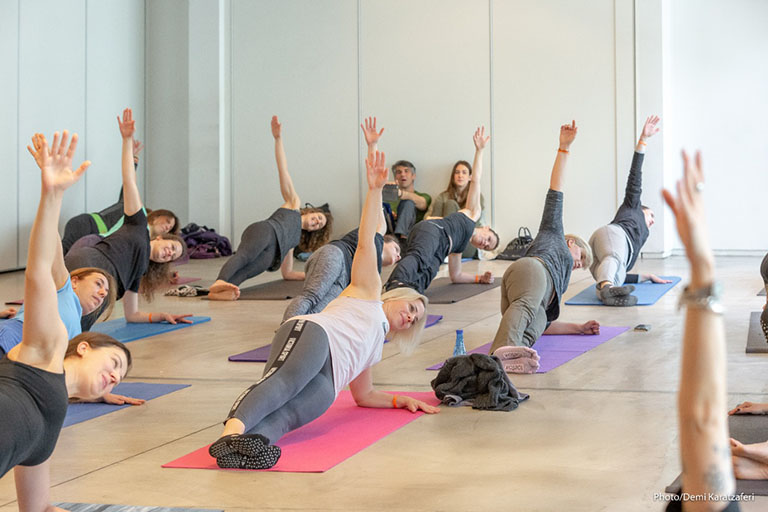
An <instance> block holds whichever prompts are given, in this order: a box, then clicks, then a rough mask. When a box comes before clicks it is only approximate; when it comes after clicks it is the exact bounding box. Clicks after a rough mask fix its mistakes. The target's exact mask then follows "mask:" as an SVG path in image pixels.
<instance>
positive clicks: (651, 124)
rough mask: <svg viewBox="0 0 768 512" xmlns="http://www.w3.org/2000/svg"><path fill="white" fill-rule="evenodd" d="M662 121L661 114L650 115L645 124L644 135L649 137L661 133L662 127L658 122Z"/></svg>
mask: <svg viewBox="0 0 768 512" xmlns="http://www.w3.org/2000/svg"><path fill="white" fill-rule="evenodd" d="M660 121H661V118H660V117H659V116H649V117H648V119H646V120H645V124H644V125H643V137H644V138H646V139H648V138H650V137H653V136H654V135H656V134H657V133H659V130H660V129H661V128H660V127H659V126H658V124H659V122H660Z"/></svg>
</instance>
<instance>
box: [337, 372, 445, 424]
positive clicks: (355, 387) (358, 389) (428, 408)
mask: <svg viewBox="0 0 768 512" xmlns="http://www.w3.org/2000/svg"><path fill="white" fill-rule="evenodd" d="M349 391H350V392H351V393H352V398H354V399H355V403H356V404H357V405H358V406H360V407H372V408H377V409H395V408H397V409H408V410H409V411H411V412H416V411H418V410H422V411H424V412H426V413H427V414H434V413H436V412H440V409H438V408H437V407H434V406H432V405H429V404H427V403H425V402H422V401H421V400H416V399H415V398H411V397H410V396H404V395H390V394H389V393H385V392H383V391H378V390H377V389H376V388H374V387H373V377H372V376H371V369H370V368H366V369H365V370H363V372H362V373H360V375H358V376H357V377H356V378H355V380H353V381H352V382H350V383H349Z"/></svg>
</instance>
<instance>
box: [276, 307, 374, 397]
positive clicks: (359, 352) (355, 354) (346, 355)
mask: <svg viewBox="0 0 768 512" xmlns="http://www.w3.org/2000/svg"><path fill="white" fill-rule="evenodd" d="M381 305H382V302H381V301H378V300H363V299H356V298H353V297H344V296H342V297H338V298H336V299H334V300H333V301H331V302H330V303H329V304H328V305H327V306H326V307H325V309H324V310H323V311H322V312H320V313H316V314H314V315H300V316H296V317H293V318H291V320H295V319H304V320H309V321H311V322H314V323H316V324H318V325H319V326H320V327H322V328H323V330H324V331H325V332H326V334H327V335H328V345H329V346H330V349H331V362H332V363H333V385H334V389H335V391H336V395H337V396H338V394H339V392H340V391H341V390H342V389H344V388H345V387H347V385H349V383H350V382H352V381H353V380H355V378H356V377H357V376H358V375H360V374H361V373H362V372H363V371H364V370H366V369H367V368H370V367H371V366H373V365H374V364H376V363H378V362H379V361H381V352H382V349H383V348H384V340H385V339H386V337H387V332H388V331H389V322H387V317H386V315H385V314H384V310H383V309H382V307H381Z"/></svg>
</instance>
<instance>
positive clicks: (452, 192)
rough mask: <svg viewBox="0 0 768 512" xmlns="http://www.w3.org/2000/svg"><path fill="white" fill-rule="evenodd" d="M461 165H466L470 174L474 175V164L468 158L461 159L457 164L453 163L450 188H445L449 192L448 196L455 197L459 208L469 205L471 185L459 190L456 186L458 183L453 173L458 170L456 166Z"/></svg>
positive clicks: (449, 181) (449, 182)
mask: <svg viewBox="0 0 768 512" xmlns="http://www.w3.org/2000/svg"><path fill="white" fill-rule="evenodd" d="M460 165H463V166H465V167H466V168H467V169H469V175H470V176H472V166H471V165H470V164H469V162H467V161H466V160H459V161H458V162H456V163H455V164H453V169H451V177H450V179H449V180H448V188H446V189H445V191H446V192H448V197H449V198H450V199H453V200H454V201H456V202H457V203H459V208H464V207H465V206H466V205H467V195H468V194H469V185H467V186H466V187H464V190H461V191H460V190H459V189H458V188H456V184H455V183H454V182H453V173H455V172H456V168H457V167H458V166H460Z"/></svg>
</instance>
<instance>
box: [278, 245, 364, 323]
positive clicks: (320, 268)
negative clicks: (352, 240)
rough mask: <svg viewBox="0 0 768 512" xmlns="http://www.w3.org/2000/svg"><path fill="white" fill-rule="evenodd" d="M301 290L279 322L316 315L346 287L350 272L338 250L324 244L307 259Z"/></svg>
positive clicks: (333, 246)
mask: <svg viewBox="0 0 768 512" xmlns="http://www.w3.org/2000/svg"><path fill="white" fill-rule="evenodd" d="M305 272H306V277H305V278H304V288H302V290H301V294H299V295H297V296H296V297H294V299H293V300H292V301H291V303H290V304H288V307H287V308H286V309H285V313H283V322H285V321H286V320H288V319H289V318H293V317H294V316H299V315H311V314H313V313H319V312H321V311H322V310H323V309H325V306H327V305H328V303H329V302H331V301H332V300H333V299H335V298H336V297H338V296H339V295H340V294H341V292H343V291H344V288H346V287H347V286H348V285H349V280H350V270H349V269H348V268H347V264H346V260H345V259H344V254H343V253H342V251H341V249H339V248H338V247H336V246H335V245H333V244H327V245H324V246H322V247H321V248H319V249H318V250H316V251H315V252H313V253H312V256H310V257H309V259H308V260H307V266H306V269H305Z"/></svg>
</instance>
